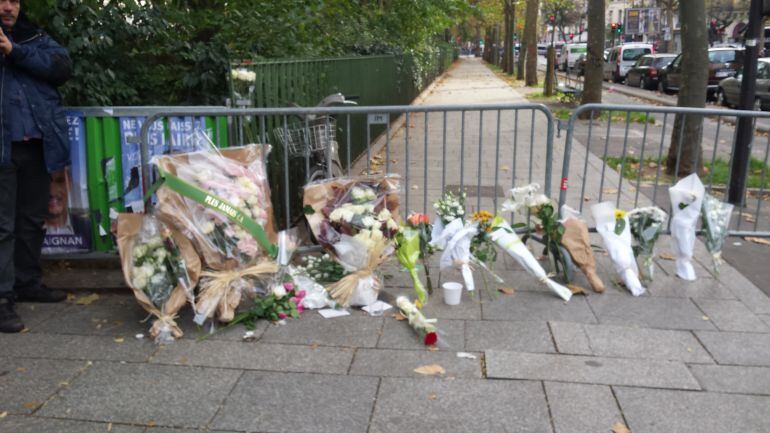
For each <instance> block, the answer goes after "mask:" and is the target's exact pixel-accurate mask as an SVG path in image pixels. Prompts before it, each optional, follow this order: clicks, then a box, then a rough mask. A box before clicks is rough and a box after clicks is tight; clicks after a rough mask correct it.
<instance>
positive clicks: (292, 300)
mask: <svg viewBox="0 0 770 433" xmlns="http://www.w3.org/2000/svg"><path fill="white" fill-rule="evenodd" d="M289 300H290V301H291V302H294V303H295V304H297V305H299V301H300V299H299V298H298V297H296V296H293V297H291V298H290V299H289Z"/></svg>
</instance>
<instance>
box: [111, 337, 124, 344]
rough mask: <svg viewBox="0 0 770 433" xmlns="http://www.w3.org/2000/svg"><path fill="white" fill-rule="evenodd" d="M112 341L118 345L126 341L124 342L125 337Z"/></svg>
mask: <svg viewBox="0 0 770 433" xmlns="http://www.w3.org/2000/svg"><path fill="white" fill-rule="evenodd" d="M112 341H114V342H116V343H122V342H123V341H124V340H123V337H118V338H115V339H113V340H112Z"/></svg>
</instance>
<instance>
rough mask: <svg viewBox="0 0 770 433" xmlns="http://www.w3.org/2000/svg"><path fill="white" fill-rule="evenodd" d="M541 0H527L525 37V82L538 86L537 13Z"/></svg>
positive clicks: (528, 84)
mask: <svg viewBox="0 0 770 433" xmlns="http://www.w3.org/2000/svg"><path fill="white" fill-rule="evenodd" d="M539 9H540V0H527V17H526V21H525V22H524V37H525V38H526V43H527V46H526V48H527V58H526V62H527V66H526V67H527V71H526V77H525V80H524V82H525V83H526V85H527V86H537V15H538V11H539ZM521 49H522V50H523V49H524V47H523V46H522V47H521Z"/></svg>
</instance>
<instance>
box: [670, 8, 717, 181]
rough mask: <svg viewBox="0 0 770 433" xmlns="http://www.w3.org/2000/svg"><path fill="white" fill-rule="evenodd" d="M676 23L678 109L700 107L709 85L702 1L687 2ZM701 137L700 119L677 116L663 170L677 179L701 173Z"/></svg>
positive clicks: (706, 39)
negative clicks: (679, 68)
mask: <svg viewBox="0 0 770 433" xmlns="http://www.w3.org/2000/svg"><path fill="white" fill-rule="evenodd" d="M679 22H680V23H681V27H682V83H681V87H680V88H679V98H678V100H677V106H679V107H697V108H703V107H704V106H705V104H706V84H707V82H708V68H706V67H704V66H705V65H708V27H707V26H706V25H705V23H706V4H705V1H704V0H692V1H688V2H687V7H685V8H680V9H679ZM702 138H703V117H702V116H694V115H684V116H683V115H677V116H676V120H675V121H674V129H673V131H672V133H671V145H670V146H669V148H668V159H667V160H666V171H667V172H668V173H669V174H674V173H678V174H679V175H680V176H685V175H688V174H690V173H695V172H700V171H701V169H702V168H703V158H702V157H701V153H702V152H701V140H702ZM677 160H679V166H678V167H677Z"/></svg>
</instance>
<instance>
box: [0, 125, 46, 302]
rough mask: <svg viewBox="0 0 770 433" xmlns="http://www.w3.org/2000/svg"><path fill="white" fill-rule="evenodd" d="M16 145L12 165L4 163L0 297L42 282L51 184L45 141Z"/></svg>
mask: <svg viewBox="0 0 770 433" xmlns="http://www.w3.org/2000/svg"><path fill="white" fill-rule="evenodd" d="M12 146H13V148H12V149H11V160H12V164H11V166H8V167H0V297H13V296H14V290H15V291H16V292H19V291H22V290H24V289H26V288H34V287H36V286H38V285H40V280H41V277H42V275H43V272H42V269H41V267H40V251H41V248H42V246H43V237H44V235H45V230H44V228H43V224H44V223H45V217H46V215H47V213H48V199H49V194H50V187H51V177H50V175H49V174H48V171H47V170H46V167H45V161H44V160H43V143H42V141H40V140H30V141H25V142H23V143H13V145H12Z"/></svg>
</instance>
